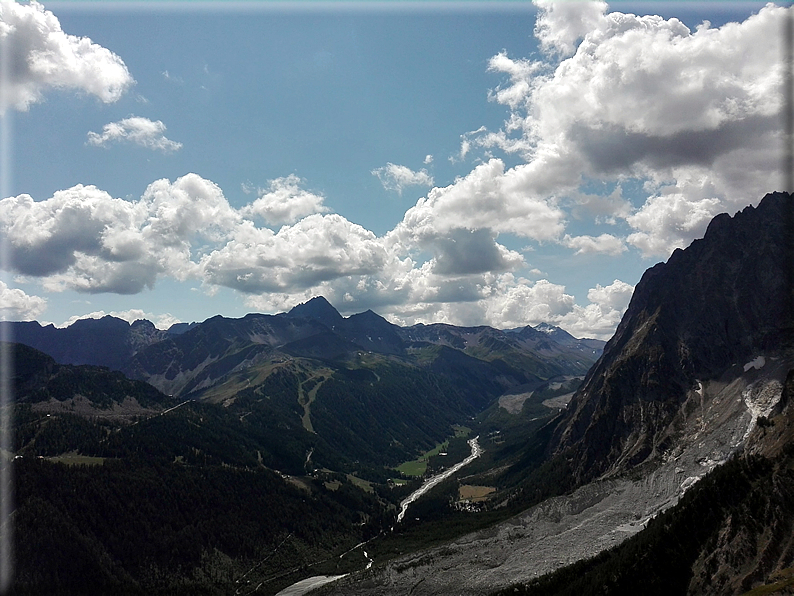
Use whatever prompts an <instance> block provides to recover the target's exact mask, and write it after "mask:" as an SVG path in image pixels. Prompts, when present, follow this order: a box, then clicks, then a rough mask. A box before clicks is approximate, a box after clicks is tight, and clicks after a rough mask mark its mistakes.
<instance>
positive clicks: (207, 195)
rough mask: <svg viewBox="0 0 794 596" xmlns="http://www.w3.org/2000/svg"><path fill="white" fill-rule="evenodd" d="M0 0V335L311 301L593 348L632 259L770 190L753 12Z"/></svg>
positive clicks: (764, 27)
mask: <svg viewBox="0 0 794 596" xmlns="http://www.w3.org/2000/svg"><path fill="white" fill-rule="evenodd" d="M0 6H1V7H2V15H0V25H5V28H0V36H4V39H5V43H6V47H7V48H8V47H10V48H12V49H11V50H10V51H8V52H7V56H9V57H10V59H9V60H8V61H7V62H10V63H11V66H7V68H6V71H5V72H6V75H5V76H6V78H5V79H4V85H3V89H4V93H2V94H0V102H2V103H0V109H2V110H3V117H2V123H3V127H4V131H5V135H6V136H5V138H6V140H7V142H6V145H5V146H4V155H5V160H6V161H5V163H6V167H5V176H4V180H3V188H2V191H3V195H2V196H3V200H2V201H0V233H2V235H3V236H2V239H3V241H4V246H3V248H4V255H5V257H6V258H5V265H4V268H5V272H4V275H3V278H2V279H3V281H2V282H0V283H2V285H1V286H0V295H1V296H0V298H2V302H3V306H4V307H5V308H4V309H3V315H4V318H8V319H31V318H35V319H37V320H40V321H51V322H54V323H55V324H58V325H60V324H63V323H65V322H67V321H69V320H72V319H74V318H76V317H81V316H86V315H91V314H93V316H98V315H100V314H104V313H115V314H117V315H118V316H123V317H124V318H128V319H130V320H132V319H134V318H138V317H143V316H145V317H146V318H149V319H150V320H153V321H155V322H156V323H157V324H158V325H160V326H167V325H168V324H169V323H170V322H176V321H201V320H204V319H206V318H208V317H210V316H213V315H215V314H222V315H225V316H232V317H236V316H242V315H244V314H245V313H247V312H252V311H257V312H279V311H283V310H288V309H289V308H290V307H291V306H293V305H294V304H297V303H299V302H303V301H305V300H307V299H309V298H311V297H312V296H314V295H318V294H323V295H325V296H326V297H327V298H329V300H331V302H332V303H333V304H334V305H335V306H336V307H337V308H338V309H339V310H340V311H342V312H343V314H350V313H353V312H360V311H363V310H366V309H367V308H372V309H373V310H375V311H376V312H379V313H380V314H382V315H384V316H387V318H389V319H390V320H392V321H394V322H398V323H402V324H412V323H416V322H425V323H429V322H435V321H443V322H450V323H454V324H464V325H477V324H489V325H493V326H496V327H503V328H504V327H517V326H523V325H526V324H533V325H534V324H537V323H539V322H541V321H547V322H550V323H554V324H557V325H560V326H562V327H564V328H566V329H568V330H569V331H571V332H572V333H574V334H575V335H577V336H590V337H601V338H604V339H606V338H608V337H609V336H610V335H611V333H612V332H613V331H614V328H615V326H616V325H617V322H618V321H619V319H620V316H621V314H622V312H623V311H624V310H625V307H626V306H627V304H628V300H629V298H630V296H631V291H632V289H633V286H634V285H635V284H636V283H637V282H638V281H639V279H640V277H641V275H642V273H643V271H644V270H645V269H647V268H648V267H650V266H652V265H653V264H654V263H656V262H658V261H662V260H665V259H666V258H667V257H668V256H669V254H670V252H671V251H672V250H673V249H674V248H676V247H679V246H686V245H687V244H688V243H689V242H691V240H692V239H694V238H697V237H699V236H702V234H703V232H704V231H705V227H706V225H707V224H708V221H709V220H710V218H711V217H713V215H716V214H717V213H720V212H724V211H728V212H730V213H733V212H735V211H736V210H738V209H741V208H743V207H744V206H746V205H748V204H756V203H757V202H758V201H759V200H760V199H761V197H762V196H763V194H765V193H766V192H769V191H774V190H779V186H780V182H779V181H780V173H781V172H780V160H779V159H778V157H777V156H779V154H780V148H781V146H782V145H781V143H782V133H781V126H780V123H781V120H780V118H781V114H782V105H783V102H782V98H781V94H780V83H781V81H782V64H781V63H780V57H781V55H782V46H781V42H780V39H779V38H780V35H779V34H780V32H781V30H782V21H783V18H784V14H785V13H786V10H784V9H783V8H780V7H775V6H769V7H766V8H764V3H763V2H735V3H730V2H701V3H689V2H668V3H655V2H643V3H628V2H621V3H613V4H610V5H606V4H603V3H595V2H565V3H556V4H555V3H551V2H546V1H543V2H537V3H536V4H532V3H529V2H510V3H485V2H465V3H437V4H432V5H430V6H429V7H428V6H427V5H425V4H419V3H404V2H391V3H369V2H359V3H341V2H325V3H299V4H298V6H297V7H296V6H294V5H287V4H283V3H267V2H255V1H252V2H246V3H238V4H233V5H230V4H228V3H209V2H207V3H199V4H198V5H197V4H196V3H160V2H147V3H115V2H109V3H101V4H100V3H67V2H60V3H59V2H53V3H44V4H43V5H40V4H27V3H12V2H8V1H6V0H2V2H0ZM654 15H658V16H654ZM704 21H708V23H709V24H708V25H703V23H704ZM3 31H5V33H3Z"/></svg>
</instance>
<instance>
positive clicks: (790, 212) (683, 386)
mask: <svg viewBox="0 0 794 596" xmlns="http://www.w3.org/2000/svg"><path fill="white" fill-rule="evenodd" d="M792 202H793V199H792V195H790V194H787V193H774V194H769V195H767V196H766V197H764V199H763V200H762V201H761V203H759V205H758V207H755V208H753V207H747V208H746V209H744V210H743V211H740V212H739V213H737V214H736V215H735V216H734V217H730V216H728V215H727V214H722V215H719V216H717V217H716V218H715V219H714V220H713V221H712V222H711V224H710V225H709V227H708V230H707V231H706V234H705V236H704V238H703V239H702V240H696V241H695V242H693V243H692V245H690V246H689V247H688V248H687V249H686V250H681V249H678V250H676V251H675V252H674V253H673V254H672V256H671V257H670V259H669V260H668V261H667V262H666V263H660V264H658V265H656V266H655V267H652V268H651V269H649V270H648V271H646V272H645V274H644V275H643V277H642V280H641V281H640V283H639V284H638V285H637V287H636V289H635V292H634V296H633V297H632V300H631V303H630V305H629V307H628V310H627V312H626V314H625V315H624V317H623V320H622V321H621V323H620V325H619V326H618V329H617V331H616V333H615V335H614V337H613V338H612V339H611V340H610V341H609V343H608V344H607V346H606V348H605V349H604V354H603V355H602V357H601V358H600V360H599V361H598V362H597V363H596V365H595V366H594V367H593V368H592V369H591V370H590V372H589V374H588V376H587V378H586V380H585V382H584V384H583V385H582V387H581V389H580V390H579V391H578V392H577V393H576V395H575V396H574V397H573V399H572V400H571V403H570V405H569V407H568V409H567V411H566V412H565V413H564V414H563V415H562V416H563V418H562V419H561V421H560V423H559V425H558V426H557V429H556V432H555V435H554V437H553V439H552V442H551V446H550V453H554V454H557V455H562V456H565V457H567V458H568V459H569V461H570V462H571V465H572V466H573V469H574V474H575V475H576V479H577V481H578V482H583V481H586V480H589V479H592V478H595V477H597V476H600V475H602V474H604V473H610V472H620V471H625V470H626V469H629V468H632V467H635V466H637V465H639V464H641V463H643V462H647V461H649V460H653V459H655V458H658V457H659V456H661V455H663V454H664V453H665V452H666V451H667V450H668V449H670V448H671V446H672V445H671V440H672V439H671V437H672V436H673V434H672V433H671V428H670V427H671V424H672V423H673V421H674V419H675V418H676V415H677V414H678V413H679V411H680V410H681V406H682V404H683V403H684V402H685V401H686V400H687V399H688V396H691V394H692V392H693V391H697V390H698V389H700V388H702V384H703V383H705V382H707V381H712V380H714V381H716V380H718V379H721V378H722V379H723V380H724V381H727V380H730V379H731V378H735V377H736V376H738V374H741V373H742V372H744V371H743V366H744V365H745V363H747V362H748V361H751V360H753V358H754V357H756V356H757V355H759V354H772V353H779V352H780V351H781V350H785V349H787V348H790V347H791V346H792V344H794V317H793V316H792V312H793V311H792V304H793V303H794V294H793V290H794V283H792V281H793V277H792V266H794V260H793V259H794V250H793V249H792V242H794V226H793V225H792V217H794V205H793V204H792Z"/></svg>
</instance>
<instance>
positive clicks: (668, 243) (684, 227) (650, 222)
mask: <svg viewBox="0 0 794 596" xmlns="http://www.w3.org/2000/svg"><path fill="white" fill-rule="evenodd" d="M721 211H722V209H721V206H720V201H719V200H718V199H700V200H699V201H694V200H691V199H690V200H688V199H687V198H686V197H685V196H683V195H681V194H665V195H657V196H653V197H651V198H649V199H648V200H647V201H646V202H645V205H643V206H642V208H641V209H640V210H639V211H637V212H636V213H634V214H633V215H630V216H629V217H627V218H626V221H628V223H629V225H631V227H632V228H634V229H635V230H638V231H637V232H634V233H633V234H630V235H629V236H628V238H627V239H626V240H627V242H628V243H629V244H632V245H634V246H636V247H637V248H638V249H639V250H640V251H641V252H642V254H643V255H644V256H647V257H651V256H661V257H667V256H668V255H670V253H672V252H673V250H675V249H676V248H685V247H686V246H687V245H689V243H690V242H691V241H692V239H693V238H697V237H702V236H703V234H704V233H705V231H706V228H707V227H708V224H709V222H710V221H711V220H712V218H713V217H714V216H715V215H717V214H718V213H720V212H721Z"/></svg>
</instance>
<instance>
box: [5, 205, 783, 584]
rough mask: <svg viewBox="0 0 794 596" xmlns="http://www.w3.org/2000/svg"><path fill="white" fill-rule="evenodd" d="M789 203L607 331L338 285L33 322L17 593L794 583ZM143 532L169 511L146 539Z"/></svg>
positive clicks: (702, 248) (641, 298) (22, 359)
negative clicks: (431, 480)
mask: <svg viewBox="0 0 794 596" xmlns="http://www.w3.org/2000/svg"><path fill="white" fill-rule="evenodd" d="M793 201H794V199H793V198H792V195H790V194H787V193H773V194H770V195H767V196H766V197H764V198H763V200H762V201H761V202H760V203H759V204H758V206H757V207H747V208H746V209H744V210H742V211H740V212H739V213H737V214H735V215H733V216H730V215H728V214H723V215H720V216H717V217H716V218H715V219H714V220H713V221H712V222H711V224H710V225H709V227H708V230H707V231H706V234H705V235H704V237H703V239H701V240H696V241H695V242H694V243H692V245H691V246H689V247H688V248H686V249H680V250H676V251H675V252H674V253H673V254H672V255H671V257H670V258H669V259H668V260H667V262H665V263H660V264H658V265H656V266H654V267H652V268H650V269H649V270H648V271H647V272H646V273H645V275H644V276H643V277H642V279H641V281H640V282H639V283H638V284H637V286H636V289H635V292H634V295H633V297H632V300H631V303H630V305H629V307H628V309H627V311H626V313H625V315H624V316H623V319H622V320H621V323H620V325H619V326H618V328H617V331H616V333H615V335H614V336H613V338H612V339H611V340H610V341H609V342H608V343H607V344H606V346H603V344H601V343H599V342H597V341H596V340H579V339H575V338H573V337H571V336H570V335H568V334H567V333H565V332H564V331H563V330H561V329H558V328H555V327H552V326H549V325H539V326H537V327H524V328H520V329H511V330H496V329H492V328H490V327H470V328H462V327H455V326H451V325H444V324H434V325H415V326H411V327H400V326H397V325H393V324H391V323H389V322H388V321H386V320H385V319H383V318H382V317H380V316H379V315H377V314H376V313H374V312H372V311H367V312H365V313H360V314H356V315H352V316H349V317H342V316H341V315H340V314H339V312H338V311H337V310H336V309H334V307H333V306H332V305H330V304H329V303H328V302H327V301H326V300H325V299H324V298H322V297H317V298H314V299H312V300H310V301H308V302H306V303H304V304H301V305H298V306H296V307H295V308H293V309H292V310H291V311H290V312H288V313H282V314H279V315H259V314H251V315H247V316H246V317H243V318H241V319H227V318H224V317H220V316H218V317H213V318H211V319H208V320H207V321H204V322H202V323H198V324H191V325H179V326H178V327H175V328H172V329H170V330H167V331H161V330H157V329H155V328H154V326H153V325H151V323H148V322H145V321H136V322H135V323H133V324H132V325H130V324H128V323H126V322H124V321H119V320H118V319H113V318H112V317H106V318H104V319H100V320H96V321H88V320H86V321H78V322H76V323H75V324H73V325H72V326H70V327H68V328H66V329H56V328H54V327H52V326H47V327H42V326H41V325H39V324H38V323H15V324H14V328H13V332H14V335H15V339H16V340H17V341H18V342H20V343H21V344H26V345H27V347H24V346H18V347H17V348H16V350H17V355H18V356H17V362H18V365H17V371H18V372H17V376H16V378H15V385H16V391H17V394H18V396H19V397H20V400H19V401H20V403H19V405H18V406H17V412H16V416H15V452H16V453H17V454H18V456H19V459H17V460H15V465H16V466H17V475H18V477H19V478H20V489H19V491H18V494H19V503H20V505H19V508H18V513H17V518H18V519H19V520H20V521H19V526H18V527H19V528H20V532H21V533H22V534H23V535H25V536H31V537H34V538H30V539H28V540H29V541H28V542H22V543H20V548H19V549H18V550H19V552H21V553H23V554H24V555H25V557H27V559H25V558H23V563H22V564H21V579H20V581H19V582H18V587H17V590H18V591H17V593H20V594H23V593H25V594H27V593H69V589H65V590H61V591H60V592H59V591H58V590H59V589H60V588H62V587H63V585H62V584H63V581H64V578H67V580H68V581H71V582H76V583H74V584H72V585H71V588H75V586H76V585H77V584H79V586H80V590H78V591H80V592H81V593H105V592H108V591H113V592H114V593H162V594H166V593H169V594H170V593H180V590H181V591H183V592H184V593H208V594H215V593H218V594H220V593H229V590H230V589H232V588H233V587H234V589H235V590H236V591H237V593H253V591H255V590H260V588H261V591H260V593H276V592H278V590H279V589H280V588H281V587H283V586H284V585H288V584H289V583H291V582H293V581H296V580H297V579H301V578H303V577H307V576H309V575H319V574H321V573H326V574H345V573H348V572H352V573H350V574H349V575H346V577H344V578H342V579H340V580H339V581H337V582H335V583H334V584H329V585H327V586H325V587H324V588H321V590H320V591H321V592H322V593H326V594H406V593H411V594H414V595H416V596H419V595H422V594H428V595H430V594H472V595H473V594H487V593H496V592H499V593H504V594H514V593H517V594H596V593H598V594H604V593H606V594H628V593H636V592H638V591H640V590H642V591H644V592H649V593H655V594H715V595H716V594H736V595H742V594H745V593H747V592H749V591H750V590H752V589H758V590H765V591H763V593H776V592H774V590H785V589H788V587H789V586H794V571H792V569H794V541H792V538H791V536H792V535H794V474H792V472H791V470H793V469H794V420H792V417H794V407H792V398H791V395H792V392H794V345H793V344H794V275H793V273H792V272H793V271H794V246H793V245H792V243H793V242H794V219H793V218H794V205H793V204H792V202H793ZM602 347H603V352H602ZM38 350H40V351H41V352H39V351H38ZM43 353H46V354H49V356H46V355H45V354H43ZM102 367H107V368H102ZM111 369H112V370H111ZM475 434H478V435H479V438H480V443H481V445H482V447H483V449H484V452H483V453H482V455H481V457H479V458H478V459H477V460H476V461H474V462H473V463H471V464H469V466H467V467H466V468H464V471H463V472H459V473H458V474H457V475H456V476H453V477H451V478H450V479H448V480H446V481H444V482H442V483H440V484H439V485H438V486H437V487H436V488H434V489H433V490H432V491H430V492H428V493H427V494H426V495H425V496H423V497H422V498H421V499H419V500H418V501H417V502H416V504H415V505H412V506H411V509H410V510H409V511H410V513H409V515H408V516H406V521H405V522H404V523H402V524H400V525H396V524H395V523H394V518H395V515H396V511H397V506H398V504H399V503H400V501H401V500H402V499H403V498H404V497H405V496H406V495H407V494H408V493H409V492H410V491H411V490H413V489H415V488H417V487H418V484H419V480H418V477H416V476H411V474H409V473H407V472H398V471H397V470H396V467H397V466H398V465H399V464H401V463H402V464H405V465H406V466H407V467H404V466H400V469H401V470H409V469H415V466H416V465H418V464H419V463H421V464H422V465H423V466H425V467H427V470H428V471H427V474H432V473H433V472H434V471H437V470H440V469H443V468H444V467H446V466H448V465H449V463H450V462H451V461H453V460H455V459H458V460H460V459H462V458H463V457H464V456H465V455H466V454H467V453H468V447H467V445H466V443H465V441H466V439H467V438H468V437H471V436H474V435H475ZM433 447H435V449H433ZM80 458H83V459H80ZM414 458H417V459H416V461H413V460H414ZM67 463H71V464H74V463H82V464H84V465H82V466H72V467H69V468H67V467H66V465H65V464H67ZM99 463H101V464H102V465H99ZM88 464H90V465H88ZM407 464H410V465H407ZM421 469H422V470H424V467H422V468H421ZM419 473H421V472H419ZM78 481H79V483H80V486H84V487H86V488H85V490H84V491H83V492H82V493H81V492H80V491H77V492H75V490H74V487H75V486H76V485H75V484H74V483H76V482H78ZM119 483H122V484H124V483H126V485H127V490H128V492H129V495H128V497H126V498H125V497H120V496H119V495H120V493H119V486H120V484H119ZM406 483H407V484H406ZM252 486H256V487H258V489H257V491H256V492H252V491H251V490H250V487H252ZM45 487H47V488H45ZM224 487H234V490H232V491H229V490H225V489H224ZM246 487H249V488H246ZM264 493H267V494H268V495H273V497H272V502H271V503H270V504H269V505H264V504H263V502H262V500H261V496H262V494H264ZM147 494H151V495H157V497H156V498H155V497H152V498H151V499H150V498H149V497H147ZM201 495H203V496H201ZM103 499H104V501H103ZM202 499H206V500H207V502H208V503H213V504H214V505H213V506H212V507H199V505H198V503H200V502H201V501H202ZM103 502H106V503H108V505H107V510H102V506H101V503H103ZM125 502H127V503H128V504H129V505H130V506H125ZM157 503H163V505H162V506H160V505H158V504H157ZM179 503H183V504H184V506H180V505H178V504H179ZM251 504H257V506H256V507H253V508H252V507H251ZM263 506H264V507H269V510H270V511H271V512H272V513H273V514H274V516H275V518H273V516H270V518H268V517H263V514H262V512H261V508H262V507H263ZM125 507H126V509H125ZM94 510H97V513H96V514H87V513H86V512H88V511H94ZM100 510H102V511H104V512H100ZM225 512H228V514H227V513H225ZM298 512H304V514H305V516H306V517H305V518H301V517H300V515H301V514H300V513H298ZM318 512H325V514H324V515H325V516H324V517H323V515H319V516H318V515H317V513H318ZM107 519H117V520H118V524H119V526H120V527H123V528H125V532H128V533H129V541H130V544H132V545H134V546H133V548H127V547H125V546H124V545H123V544H121V543H120V542H119V540H118V539H116V540H114V539H113V538H112V536H111V534H110V533H109V530H108V529H107V521H106V520H107ZM274 519H275V520H278V522H277V523H276V522H275V521H274ZM152 524H155V525H152ZM141 525H143V526H147V527H149V528H154V527H156V528H158V530H157V531H152V532H150V534H151V535H152V536H153V537H152V538H151V539H150V540H149V543H150V544H148V545H147V543H146V541H145V540H144V539H143V538H141V537H140V534H141V532H140V531H139V530H138V527H139V526H141ZM48 527H53V528H56V527H57V528H59V530H58V533H53V532H51V531H49V530H47V528H48ZM321 528H325V529H321ZM468 531H474V533H467V532H468ZM18 534H19V532H18ZM461 534H464V535H463V536H461ZM232 535H234V536H236V537H237V540H236V541H235V540H233V539H231V536H232ZM67 538H68V540H69V541H70V542H71V543H72V544H76V545H78V548H76V549H73V550H74V554H73V558H74V560H75V561H77V562H78V563H79V565H73V566H72V567H71V568H70V567H69V564H68V563H67V562H66V561H65V560H64V559H63V557H62V556H61V555H59V554H57V553H59V552H62V549H63V547H64V545H65V543H64V542H63V541H64V540H65V539H67ZM41 553H50V554H51V556H50V560H49V562H47V560H46V557H44V558H43V555H42V554H41ZM30 561H38V563H37V564H36V565H34V564H32V563H30ZM373 561H374V565H370V564H369V563H372V562H373ZM568 564H573V566H570V567H568V566H567V565H568ZM75 570H82V571H81V572H79V573H76V572H75ZM247 570H250V571H247ZM89 572H90V573H93V574H94V576H96V577H99V578H101V581H97V582H96V584H95V585H94V586H91V585H90V582H88V583H86V581H85V577H90V575H86V574H87V573H89ZM59 578H60V579H59ZM81 578H82V579H81ZM59 582H60V583H59ZM81 582H82V583H81ZM241 582H243V583H241ZM248 582H252V583H251V584H250V585H249V583H248ZM67 583H68V582H67ZM66 587H67V588H69V587H70V586H69V585H67V586H66ZM72 591H74V589H73V590H72ZM754 593H755V592H754ZM757 593H761V592H757Z"/></svg>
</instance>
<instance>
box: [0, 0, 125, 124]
mask: <svg viewBox="0 0 794 596" xmlns="http://www.w3.org/2000/svg"><path fill="white" fill-rule="evenodd" d="M0 42H2V43H3V44H4V49H6V50H7V51H9V54H8V56H7V64H8V65H9V67H10V68H9V69H8V72H7V73H6V74H5V77H4V79H3V81H2V85H0V112H4V111H5V110H6V109H7V108H9V107H11V108H15V109H17V110H27V109H28V107H29V106H30V105H31V104H32V103H35V102H37V101H40V100H41V98H42V94H43V93H44V92H45V91H46V90H48V89H57V88H68V89H75V90H79V91H84V92H85V93H90V94H92V95H95V96H96V97H98V98H99V99H100V100H102V101H103V102H113V101H116V100H117V99H119V97H121V95H122V94H123V93H124V92H125V91H126V90H127V89H128V88H129V87H130V86H131V85H132V84H133V83H134V81H133V79H132V76H130V73H129V72H128V71H127V67H126V66H125V65H124V62H123V61H122V60H121V58H119V57H118V56H116V55H115V54H114V53H112V52H111V51H110V50H107V49H106V48H103V47H102V46H100V45H97V44H95V43H93V42H92V41H91V40H90V39H89V38H87V37H76V36H74V35H68V34H66V33H64V31H63V30H62V29H61V24H60V22H59V21H58V19H57V18H56V17H55V15H53V14H52V13H51V12H50V11H48V10H44V7H43V6H42V5H41V4H39V3H38V2H31V3H30V4H19V3H17V2H12V1H9V0H2V1H1V2H0Z"/></svg>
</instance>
